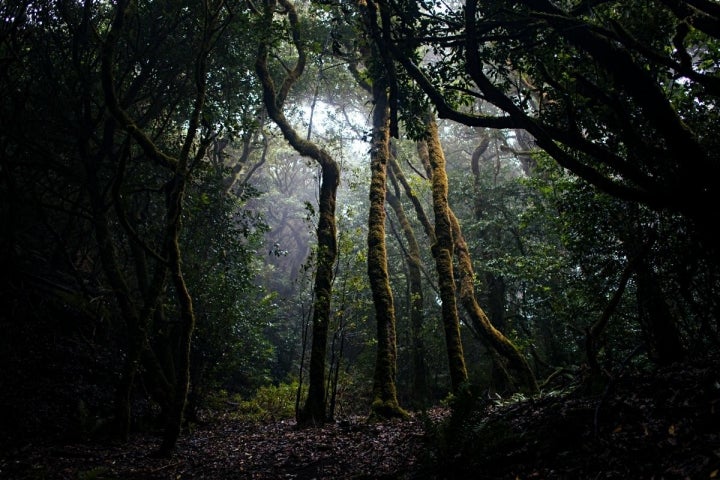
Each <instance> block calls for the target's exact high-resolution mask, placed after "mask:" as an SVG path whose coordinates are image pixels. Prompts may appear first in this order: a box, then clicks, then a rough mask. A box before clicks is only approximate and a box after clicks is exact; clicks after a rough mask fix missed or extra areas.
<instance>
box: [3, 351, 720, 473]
mask: <svg viewBox="0 0 720 480" xmlns="http://www.w3.org/2000/svg"><path fill="white" fill-rule="evenodd" d="M441 425H443V426H444V427H448V426H449V428H450V429H449V430H447V429H444V428H439V427H440V426H441ZM442 432H446V433H445V434H443V433H442ZM158 444H159V439H158V438H157V437H156V436H151V435H139V434H138V435H135V436H133V438H132V439H131V441H130V442H128V443H126V444H109V443H103V442H93V441H86V442H70V443H68V442H57V441H55V442H49V441H47V442H43V441H38V442H35V443H29V444H25V445H23V446H18V447H17V448H14V449H11V450H10V451H6V452H2V453H0V478H2V479H8V480H10V479H12V480H31V479H32V480H38V479H48V480H50V479H53V480H55V479H58V480H60V479H62V480H91V479H106V480H110V479H113V480H181V479H218V480H232V479H255V480H271V479H296V480H310V479H317V480H322V479H355V480H361V479H454V478H457V479H466V478H471V479H486V480H491V479H492V480H498V479H510V480H514V479H568V480H575V479H578V480H581V479H607V478H611V479H691V480H696V479H698V480H699V479H703V480H704V479H715V478H717V479H720V370H718V368H717V363H713V364H711V365H708V364H707V363H704V364H702V365H697V366H694V367H693V366H688V365H683V366H675V367H670V368H666V369H663V370H658V371H654V372H652V373H650V374H648V373H647V372H646V373H645V374H642V375H629V374H628V375H623V376H621V377H618V378H616V379H615V380H613V381H612V382H611V383H610V384H609V385H608V387H607V388H605V389H604V390H603V391H602V392H601V393H598V394H595V395H592V396H591V395H578V394H577V393H574V394H569V395H559V394H556V395H545V396H539V397H536V398H532V399H524V400H522V401H502V402H500V401H495V402H492V401H484V402H482V405H477V406H475V407H474V408H473V409H471V410H470V411H469V413H467V414H466V415H465V416H463V417H462V421H457V418H455V419H454V420H451V415H450V413H449V410H448V409H444V408H435V409H431V410H429V411H427V412H425V413H422V414H420V413H418V414H414V415H413V417H412V418H411V419H410V420H406V421H398V420H395V421H387V422H379V423H378V422H375V423H370V422H368V421H367V420H366V419H365V418H363V417H354V418H347V419H343V420H342V421H339V422H335V423H331V424H327V425H324V426H322V427H317V428H310V429H297V428H296V427H295V423H294V421H292V420H282V421H275V422H265V423H251V422H246V421H240V420H237V419H233V418H231V417H229V416H227V415H217V416H214V417H213V418H212V419H209V421H207V422H204V423H203V424H201V425H198V426H196V427H195V428H194V429H193V430H192V432H189V433H186V434H185V435H184V436H183V437H182V438H181V440H180V442H179V444H178V450H177V454H176V455H175V456H174V457H172V458H170V459H158V458H153V456H152V452H153V451H154V450H155V449H156V448H157V447H158Z"/></svg>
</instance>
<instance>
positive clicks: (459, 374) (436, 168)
mask: <svg viewBox="0 0 720 480" xmlns="http://www.w3.org/2000/svg"><path fill="white" fill-rule="evenodd" d="M425 143H426V144H427V150H428V162H429V164H430V168H431V171H432V199H433V211H434V213H435V238H436V241H435V243H434V244H433V246H432V254H433V257H435V267H436V268H437V274H438V284H439V287H440V298H441V301H442V323H443V329H444V331H445V345H446V348H447V355H448V364H449V368H450V381H451V383H452V389H453V392H455V393H457V392H459V391H460V388H461V387H462V385H463V384H464V383H465V382H467V379H468V376H467V368H466V366H465V355H464V353H463V346H462V339H461V337H460V318H459V315H458V310H457V300H456V297H455V273H454V269H453V254H454V248H455V247H454V245H455V242H454V239H453V228H452V227H453V226H452V223H451V212H450V207H449V205H448V179H447V174H446V173H445V154H444V153H443V151H442V148H441V146H440V139H439V137H438V131H437V124H436V123H435V120H434V119H432V118H430V119H429V121H428V124H427V133H426V135H425Z"/></svg>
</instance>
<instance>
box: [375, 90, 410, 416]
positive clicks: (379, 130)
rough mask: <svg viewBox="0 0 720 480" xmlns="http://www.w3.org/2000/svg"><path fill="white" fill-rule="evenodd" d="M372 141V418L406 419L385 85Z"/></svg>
mask: <svg viewBox="0 0 720 480" xmlns="http://www.w3.org/2000/svg"><path fill="white" fill-rule="evenodd" d="M373 100H374V103H375V110H374V112H373V138H372V147H371V150H370V171H371V179H370V212H369V216H368V237H367V245H368V276H369V279H370V288H371V290H372V296H373V304H374V305H375V321H376V323H377V342H378V343H377V353H376V359H375V375H374V383H373V402H372V414H373V415H376V416H379V417H384V418H387V417H404V416H406V415H407V413H406V412H405V411H404V410H403V409H402V408H401V407H400V404H399V403H398V399H397V389H396V386H395V376H396V374H397V339H396V332H395V306H394V304H393V295H392V290H391V288H390V278H389V275H388V265H387V250H386V245H385V196H386V188H387V165H388V159H389V157H390V108H389V106H388V94H387V92H386V90H385V88H384V87H383V82H381V81H377V82H376V83H375V85H374V86H373Z"/></svg>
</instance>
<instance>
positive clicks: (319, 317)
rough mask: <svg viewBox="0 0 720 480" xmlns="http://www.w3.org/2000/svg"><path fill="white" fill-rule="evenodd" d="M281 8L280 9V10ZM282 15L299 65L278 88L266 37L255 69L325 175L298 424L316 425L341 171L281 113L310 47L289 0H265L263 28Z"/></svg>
mask: <svg viewBox="0 0 720 480" xmlns="http://www.w3.org/2000/svg"><path fill="white" fill-rule="evenodd" d="M278 5H279V6H281V7H282V9H281V10H280V9H278ZM280 12H282V14H283V15H284V16H286V18H287V21H288V22H289V25H290V33H291V38H292V45H293V48H294V49H295V53H296V54H297V57H296V60H295V64H294V65H293V66H292V68H288V69H287V70H286V75H285V78H284V79H283V81H282V82H281V84H280V87H279V88H278V87H276V84H275V82H274V80H273V78H272V76H271V74H270V70H269V68H268V55H269V53H270V45H271V42H273V41H274V38H272V37H271V36H266V37H264V39H263V40H261V41H260V45H259V48H258V54H257V59H256V62H255V71H256V73H257V76H258V78H259V79H260V82H261V83H262V87H263V98H264V101H265V108H266V109H267V111H268V116H269V117H270V118H271V119H272V120H273V121H274V122H275V124H276V125H277V126H278V127H279V128H280V130H281V131H282V133H283V136H284V137H285V139H286V140H287V141H288V143H289V144H290V145H291V146H292V147H293V148H294V149H295V150H297V152H298V153H300V154H301V155H304V156H307V157H309V158H312V159H313V160H315V161H316V162H317V163H318V164H319V165H320V168H321V171H322V183H321V185H320V198H319V217H318V224H317V242H318V248H317V252H318V254H317V265H316V271H315V284H314V289H313V293H314V301H313V316H312V347H311V351H310V374H309V376H310V378H309V388H308V395H307V398H306V400H305V404H304V406H303V408H302V410H301V411H299V412H298V415H297V417H298V418H297V420H298V423H300V424H303V425H312V424H317V423H324V422H325V421H326V420H327V412H326V410H327V406H326V398H327V395H326V389H325V374H326V355H327V340H328V328H329V325H330V315H331V310H330V307H331V299H332V284H333V277H334V266H335V262H336V259H337V231H336V230H337V228H336V223H335V203H336V197H337V189H338V185H339V183H340V169H339V167H338V164H337V162H335V160H334V159H333V158H332V156H331V155H330V154H329V153H328V152H327V151H325V150H324V149H322V148H320V147H319V146H317V145H316V144H315V143H313V142H311V141H309V140H306V139H304V138H303V137H302V136H300V135H299V134H298V133H297V131H296V130H295V129H294V128H293V127H292V125H291V124H290V122H289V121H288V119H287V118H286V117H285V114H284V113H283V105H284V103H285V99H286V98H287V96H288V94H289V92H290V89H291V88H292V87H293V85H294V84H295V82H297V80H298V79H299V78H300V77H301V76H302V74H303V72H304V70H305V65H306V62H307V52H306V46H305V44H304V43H303V39H302V37H301V34H302V29H301V27H300V23H299V17H298V14H297V11H296V10H295V7H294V5H293V4H292V3H291V2H290V1H288V0H279V1H277V2H276V1H275V0H267V1H266V2H265V3H264V4H263V11H262V12H260V13H261V21H260V26H261V28H263V30H264V31H266V32H271V31H272V30H273V25H274V23H273V19H274V16H275V15H276V14H278V13H280Z"/></svg>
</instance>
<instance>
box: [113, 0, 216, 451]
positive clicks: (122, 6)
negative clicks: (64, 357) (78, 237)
mask: <svg viewBox="0 0 720 480" xmlns="http://www.w3.org/2000/svg"><path fill="white" fill-rule="evenodd" d="M133 6H134V2H133V1H132V0H129V1H127V0H125V1H121V2H118V4H117V11H116V14H115V18H114V19H113V23H112V26H111V28H110V30H109V31H108V34H107V37H106V39H105V44H104V45H103V49H102V65H101V71H102V87H103V92H104V94H105V100H106V102H107V106H108V110H109V112H110V114H111V115H112V116H113V118H114V119H115V121H116V122H117V123H118V124H119V125H120V127H121V128H123V129H124V130H125V131H126V132H127V133H128V135H129V136H130V137H131V138H133V139H134V140H135V141H136V142H137V143H138V145H140V147H141V148H142V149H143V151H144V153H145V154H146V155H147V156H148V158H150V159H151V160H153V161H154V162H155V163H156V164H158V165H160V166H163V167H165V168H167V169H168V170H170V171H171V172H172V177H171V179H170V180H169V181H168V183H167V184H166V185H165V195H166V216H165V220H166V221H165V226H164V235H163V252H162V253H163V254H164V255H165V261H164V262H163V261H161V262H160V263H161V264H162V263H166V265H165V266H160V267H158V270H157V271H156V274H155V277H154V278H155V281H154V283H153V288H152V290H153V292H155V294H158V295H159V292H160V290H161V288H160V285H161V284H164V279H165V276H166V272H167V273H169V275H170V280H171V281H172V283H173V286H174V290H175V295H176V297H177V304H178V325H179V327H178V328H179V336H178V337H177V350H176V352H175V364H174V365H175V372H174V373H175V375H174V377H175V382H174V384H173V387H174V389H173V392H172V395H171V396H170V400H169V405H168V412H167V416H166V425H165V431H164V435H163V441H162V444H161V446H160V449H159V451H158V452H157V453H158V454H160V455H161V456H169V455H170V454H172V452H173V450H174V449H175V445H176V443H177V440H178V437H179V435H180V430H181V427H182V423H183V415H184V412H185V406H186V404H187V396H188V391H189V386H190V385H189V382H190V347H191V344H192V335H193V331H194V328H195V313H194V311H193V302H192V297H191V295H190V292H189V291H188V289H187V285H186V283H185V279H184V277H183V272H182V251H181V248H180V233H181V230H182V214H183V203H184V201H185V189H186V185H187V182H188V179H189V175H190V165H191V160H192V162H193V163H196V162H198V161H199V160H200V159H201V158H202V157H204V156H205V152H206V150H207V147H208V145H209V143H210V137H206V138H204V139H201V140H200V142H199V143H198V136H199V132H200V119H201V116H202V111H203V108H204V106H205V98H206V74H207V59H208V56H209V54H210V51H211V49H212V47H211V45H212V44H213V43H214V41H215V38H214V35H215V34H217V32H219V31H221V29H218V28H217V24H216V23H215V22H216V21H217V20H218V18H219V12H220V10H216V11H214V12H213V11H210V10H209V8H210V7H209V5H208V4H206V10H204V11H203V12H201V14H202V15H204V17H205V18H204V20H205V22H204V27H205V28H206V30H204V31H202V32H201V38H202V41H201V42H200V45H199V49H198V50H197V51H196V52H195V55H196V56H195V63H194V72H193V74H194V75H193V79H194V82H195V84H194V86H195V97H194V98H193V106H192V112H191V114H190V118H189V119H188V126H187V131H186V132H185V135H184V139H183V144H182V148H181V151H180V153H179V155H178V156H177V157H173V156H171V155H167V154H165V153H163V152H161V151H160V150H159V149H158V147H157V146H156V145H155V143H154V142H153V141H152V139H151V138H150V137H149V136H147V135H146V134H145V133H144V132H143V131H142V130H141V129H140V128H139V127H138V126H137V124H136V123H135V122H133V121H132V119H131V118H130V117H129V115H128V114H127V112H126V111H125V110H124V109H123V108H122V107H121V105H120V103H119V101H118V96H117V93H116V90H115V83H116V82H115V78H114V74H113V63H114V56H115V46H116V44H117V41H118V38H119V35H120V33H121V32H122V30H123V26H124V22H125V14H126V12H127V10H128V9H130V8H132V7H133ZM193 150H194V153H192V152H193ZM154 305H155V302H154V299H153V298H150V299H146V304H145V307H144V308H143V313H142V315H141V318H143V319H145V318H150V316H151V315H152V313H153V309H154ZM133 353H134V354H135V355H137V356H138V358H137V360H134V361H139V359H140V355H139V354H137V352H133ZM141 353H142V350H141V351H140V354H141Z"/></svg>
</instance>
